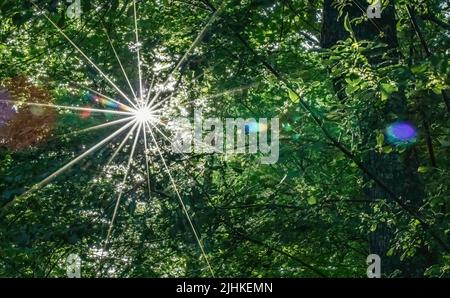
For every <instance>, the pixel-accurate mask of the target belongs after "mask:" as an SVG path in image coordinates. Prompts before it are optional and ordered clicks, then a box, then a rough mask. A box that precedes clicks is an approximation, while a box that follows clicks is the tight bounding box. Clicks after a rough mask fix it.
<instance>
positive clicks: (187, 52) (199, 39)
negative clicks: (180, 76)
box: [149, 5, 223, 107]
mask: <svg viewBox="0 0 450 298" xmlns="http://www.w3.org/2000/svg"><path fill="white" fill-rule="evenodd" d="M222 8H223V5H222V6H221V7H220V8H219V9H217V10H216V11H215V12H214V13H213V14H212V16H211V17H210V18H209V20H208V22H207V23H206V25H205V26H204V27H203V29H202V30H201V31H200V33H199V34H198V35H197V37H196V38H195V40H194V41H193V42H192V44H191V45H190V47H189V48H188V50H187V51H186V52H185V53H184V55H183V57H181V59H180V60H179V61H178V63H177V64H176V65H175V67H174V68H173V69H172V70H171V72H170V73H169V74H168V75H167V78H166V80H165V81H164V83H163V85H162V87H161V89H160V90H159V91H158V92H157V93H156V94H155V96H153V98H152V100H151V101H150V103H149V106H150V107H151V106H152V104H153V103H154V102H155V101H156V100H157V99H158V98H159V96H160V94H161V92H162V91H163V90H164V88H165V87H166V86H167V84H168V83H169V81H170V79H171V78H172V75H173V74H174V73H175V71H177V70H178V68H179V67H180V66H181V65H182V64H183V63H184V62H185V61H186V59H187V57H188V56H189V54H190V53H191V52H192V51H193V50H194V49H195V48H196V47H197V45H198V44H199V43H200V41H201V40H202V39H203V37H204V35H205V33H206V31H207V30H208V29H209V27H210V26H211V25H212V24H213V23H214V21H215V20H216V19H217V17H218V16H219V14H220V12H221V11H222Z"/></svg>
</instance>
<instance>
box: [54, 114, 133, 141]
mask: <svg viewBox="0 0 450 298" xmlns="http://www.w3.org/2000/svg"><path fill="white" fill-rule="evenodd" d="M134 118H135V117H134V116H131V117H127V118H123V119H119V120H115V121H111V122H106V123H103V124H100V125H96V126H92V127H88V128H85V129H81V130H77V131H73V132H69V133H66V134H62V135H59V136H57V138H63V137H67V136H71V135H78V134H80V133H85V132H89V131H94V130H99V129H102V128H105V127H109V126H113V125H117V124H120V123H124V122H127V121H131V120H132V119H134Z"/></svg>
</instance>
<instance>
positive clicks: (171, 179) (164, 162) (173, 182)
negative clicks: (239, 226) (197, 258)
mask: <svg viewBox="0 0 450 298" xmlns="http://www.w3.org/2000/svg"><path fill="white" fill-rule="evenodd" d="M145 125H147V129H148V131H149V132H150V136H151V137H152V140H153V143H154V144H155V147H156V150H157V151H158V154H159V156H160V157H161V161H162V163H163V165H164V168H165V169H166V172H167V175H168V176H169V178H170V182H171V184H172V186H173V189H174V190H175V193H176V195H177V197H178V200H179V202H180V204H181V207H182V209H183V212H184V214H185V215H186V218H187V220H188V222H189V225H190V226H191V229H192V232H193V234H194V236H195V239H196V240H197V243H198V245H199V247H200V250H201V252H202V255H203V258H204V259H205V261H206V263H207V265H208V268H209V271H210V272H211V275H212V277H215V275H214V271H213V269H212V267H211V264H210V263H209V259H208V256H207V255H206V252H205V249H204V246H203V243H202V241H201V240H200V237H199V235H198V233H197V230H196V229H195V226H194V223H193V222H192V220H191V217H190V215H189V212H188V211H187V209H186V205H185V204H184V201H183V199H182V198H181V195H180V193H179V191H178V187H177V185H176V183H175V181H174V179H173V177H172V173H171V172H170V170H169V167H168V166H167V163H166V161H165V159H164V156H163V155H162V152H161V149H160V148H159V145H158V143H157V142H156V139H155V136H154V134H153V132H152V129H151V128H150V126H149V124H148V122H145Z"/></svg>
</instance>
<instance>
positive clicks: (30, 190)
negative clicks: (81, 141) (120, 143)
mask: <svg viewBox="0 0 450 298" xmlns="http://www.w3.org/2000/svg"><path fill="white" fill-rule="evenodd" d="M133 123H134V121H131V122H130V123H128V124H126V125H125V126H123V127H122V128H120V129H118V130H116V131H115V132H114V133H112V134H111V135H109V136H108V137H106V138H104V139H103V140H102V141H100V142H98V143H97V144H96V145H94V146H92V147H91V148H90V149H88V150H87V151H85V152H84V153H83V154H81V155H79V156H78V157H76V158H75V159H73V160H72V161H70V162H69V163H67V164H66V165H65V166H63V167H61V168H60V169H59V170H57V171H56V172H54V173H53V174H51V175H50V176H48V177H47V178H45V179H44V180H42V181H41V182H39V183H37V184H35V185H34V186H33V187H32V188H30V189H29V190H28V191H26V192H25V193H24V194H23V195H24V196H25V195H26V194H29V193H31V192H32V191H35V190H37V189H39V188H40V187H42V186H44V185H46V184H47V183H49V182H50V181H52V180H53V179H54V178H56V177H57V176H59V175H60V174H62V173H64V172H65V171H66V170H68V169H70V168H71V167H72V166H73V165H75V164H76V163H78V162H79V161H81V160H83V159H84V158H85V157H86V156H88V155H90V154H92V153H93V152H95V151H96V150H97V149H98V148H100V147H101V146H103V145H104V144H106V143H107V142H109V141H110V140H112V139H113V138H115V137H116V136H117V135H119V134H120V133H122V132H123V131H124V130H126V129H127V128H128V127H130V126H131V125H132V124H133Z"/></svg>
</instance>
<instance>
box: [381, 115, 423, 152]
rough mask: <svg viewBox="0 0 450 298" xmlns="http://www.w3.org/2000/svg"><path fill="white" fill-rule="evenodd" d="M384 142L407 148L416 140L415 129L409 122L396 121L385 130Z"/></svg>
mask: <svg viewBox="0 0 450 298" xmlns="http://www.w3.org/2000/svg"><path fill="white" fill-rule="evenodd" d="M385 135H386V141H387V142H388V143H389V144H391V145H394V146H408V145H411V144H414V143H415V142H416V140H417V128H416V127H415V126H414V124H412V123H411V122H409V121H398V122H394V123H392V124H390V125H389V126H388V127H387V128H386V134H385Z"/></svg>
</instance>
